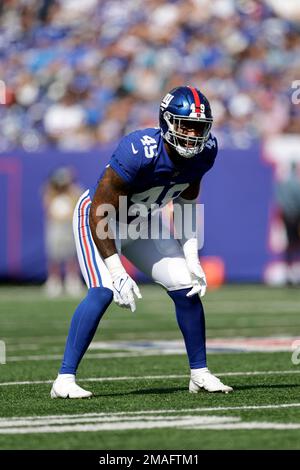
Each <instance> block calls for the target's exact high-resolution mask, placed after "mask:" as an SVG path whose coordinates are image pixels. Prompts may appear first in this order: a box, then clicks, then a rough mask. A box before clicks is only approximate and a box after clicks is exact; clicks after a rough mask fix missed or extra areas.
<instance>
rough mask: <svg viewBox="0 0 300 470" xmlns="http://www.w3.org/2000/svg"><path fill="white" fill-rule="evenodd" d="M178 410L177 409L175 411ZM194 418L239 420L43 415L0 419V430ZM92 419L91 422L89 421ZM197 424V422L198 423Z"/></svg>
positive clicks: (209, 418)
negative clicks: (55, 416) (12, 419)
mask: <svg viewBox="0 0 300 470" xmlns="http://www.w3.org/2000/svg"><path fill="white" fill-rule="evenodd" d="M178 411H180V410H177V412H178ZM183 418H184V419H189V420H190V419H194V418H201V424H203V421H204V423H205V424H207V423H209V424H211V422H214V421H218V422H219V421H229V422H231V421H240V418H238V417H232V416H226V417H222V416H191V415H177V416H176V415H175V416H162V415H159V416H149V415H139V416H128V415H126V416H123V417H122V416H110V415H105V416H96V417H93V418H91V417H90V416H78V417H73V418H63V417H60V416H58V417H57V418H56V419H53V418H51V419H49V418H47V416H45V417H44V418H43V419H39V420H36V419H33V418H29V419H28V418H26V419H16V420H14V421H11V420H6V421H5V420H3V421H2V420H1V421H0V431H1V429H4V428H18V427H22V426H32V427H33V426H34V427H37V426H38V427H41V426H49V425H50V426H52V425H56V424H61V425H67V424H80V423H88V424H95V423H101V424H105V423H107V424H110V423H122V422H125V421H132V422H137V420H139V421H146V422H148V421H153V422H155V421H161V420H162V419H163V420H164V421H166V422H167V423H171V424H172V423H173V422H174V420H182V419H183ZM91 421H92V422H91ZM198 424H199V423H198Z"/></svg>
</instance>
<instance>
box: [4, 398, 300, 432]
mask: <svg viewBox="0 0 300 470" xmlns="http://www.w3.org/2000/svg"><path fill="white" fill-rule="evenodd" d="M299 407H300V403H281V404H279V405H241V406H213V407H207V406H204V407H201V408H183V409H180V410H176V409H173V410H168V409H159V410H142V411H118V412H111V413H107V412H106V413H105V412H102V413H81V414H67V415H66V414H65V415H49V416H20V417H5V418H0V427H1V425H2V424H3V423H5V422H7V421H9V423H13V424H14V425H15V426H17V425H16V424H15V423H16V422H18V421H24V420H26V421H27V420H28V421H29V420H32V421H34V422H36V423H37V424H38V423H39V422H40V421H44V420H45V419H46V420H48V421H49V423H50V424H51V423H53V424H55V423H56V422H57V421H58V420H59V419H71V418H72V419H74V420H76V421H77V420H78V419H81V418H88V419H89V420H94V419H96V418H98V417H101V419H105V418H110V417H114V416H116V417H119V418H120V417H122V416H125V418H126V417H127V418H129V416H144V415H157V414H161V413H163V414H172V413H195V412H203V411H204V412H210V411H238V410H242V411H244V410H267V409H285V408H299ZM165 418H166V417H165V416H164V419H165Z"/></svg>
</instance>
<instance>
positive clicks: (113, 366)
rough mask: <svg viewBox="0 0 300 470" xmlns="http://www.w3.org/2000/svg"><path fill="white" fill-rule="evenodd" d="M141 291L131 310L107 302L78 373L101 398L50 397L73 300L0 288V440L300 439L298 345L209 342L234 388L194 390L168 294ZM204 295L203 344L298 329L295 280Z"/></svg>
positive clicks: (173, 442)
mask: <svg viewBox="0 0 300 470" xmlns="http://www.w3.org/2000/svg"><path fill="white" fill-rule="evenodd" d="M141 290H142V294H143V300H142V301H139V302H138V308H137V312H135V313H134V314H132V313H131V312H129V311H126V310H123V309H119V308H118V307H116V306H114V305H112V306H111V307H110V309H109V311H108V312H107V313H106V315H105V317H104V319H103V320H102V322H101V325H100V327H99V329H98V332H97V334H96V337H95V339H94V342H93V347H92V348H91V349H90V350H89V351H88V353H87V354H86V357H85V359H84V360H83V362H82V364H81V366H80V370H79V373H78V382H79V383H80V384H81V385H82V386H84V387H86V388H87V389H89V390H91V391H93V393H94V397H93V398H92V399H89V400H51V399H50V397H49V391H50V387H51V381H52V380H53V379H54V378H55V376H56V373H57V369H58V367H59V364H60V358H61V355H62V353H63V348H64V342H65V337H66V334H67V330H68V325H69V321H70V318H71V316H72V312H73V310H74V308H75V306H76V304H77V301H76V300H72V299H69V298H61V299H59V300H51V301H50V300H46V299H45V298H44V297H43V294H42V292H41V290H40V289H39V288H38V287H22V288H14V287H0V340H2V341H5V344H6V352H7V363H6V364H3V365H0V449H98V450H100V449H106V450H108V449H177V450H179V449H300V365H296V364H293V363H292V360H291V356H292V352H291V351H290V352H289V351H287V350H286V351H277V352H276V351H275V352H257V351H256V352H243V351H239V352H233V351H232V350H229V351H228V350H227V351H225V350H224V351H223V350H220V349H211V348H209V355H208V357H209V367H210V369H211V370H212V371H213V372H215V373H217V374H219V375H220V377H221V378H222V380H223V381H224V382H225V383H228V384H229V385H231V386H233V387H234V389H235V391H234V393H232V394H228V395H220V394H208V393H207V392H202V393H199V394H197V395H194V394H189V393H188V391H187V387H188V373H189V370H188V364H187V360H186V356H185V354H183V353H182V348H181V347H179V346H178V344H180V343H178V342H179V340H181V336H180V332H179V330H178V328H177V324H176V321H175V317H174V314H173V309H172V302H171V300H170V299H169V297H168V296H167V295H166V294H165V293H164V292H163V291H162V290H161V289H160V288H158V287H153V286H142V287H141ZM204 304H205V308H206V324H207V337H208V344H212V343H210V341H211V340H214V339H216V338H223V339H224V340H226V339H227V340H228V341H229V340H230V339H231V338H236V337H244V338H245V337H248V338H254V337H261V338H263V337H273V340H272V341H273V342H274V341H275V343H276V337H287V339H286V341H287V342H288V341H290V343H291V344H292V342H293V340H292V339H289V337H291V338H292V337H296V336H297V335H298V337H300V292H299V291H298V290H296V289H283V288H281V289H271V288H267V287H261V286H227V287H224V288H222V289H220V290H218V291H212V292H208V294H207V295H206V297H205V300H204ZM274 338H275V339H274ZM157 341H160V342H161V343H158V345H157V344H156V342H157ZM272 341H271V342H272ZM153 344H154V347H153ZM151 345H152V346H151ZM299 357H300V354H299Z"/></svg>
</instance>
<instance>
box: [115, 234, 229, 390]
mask: <svg viewBox="0 0 300 470" xmlns="http://www.w3.org/2000/svg"><path fill="white" fill-rule="evenodd" d="M122 251H123V254H124V255H125V256H126V257H127V258H128V259H129V260H130V261H131V262H132V263H133V264H134V265H135V266H136V267H137V268H138V269H140V270H141V271H143V272H144V273H145V274H147V275H148V276H149V277H152V278H153V280H154V281H155V282H157V283H159V284H160V285H162V286H163V287H164V288H165V289H166V290H167V293H168V295H169V296H170V297H171V299H172V300H173V302H174V305H175V311H176V318H177V322H178V325H179V328H180V330H181V332H182V335H183V338H184V342H185V346H186V351H187V355H188V360H189V365H190V369H191V380H190V386H189V390H190V392H198V391H199V390H200V388H204V389H205V390H208V391H210V392H215V391H222V392H229V391H231V390H232V389H231V387H227V386H226V385H224V384H223V383H222V382H221V381H220V380H219V379H218V378H217V377H215V376H214V375H213V374H211V373H210V371H209V370H208V369H207V362H206V344H205V343H206V340H205V318H204V309H203V305H202V302H201V300H200V297H199V295H198V294H197V295H195V296H193V297H186V294H187V293H188V292H189V290H190V289H191V287H192V283H191V278H190V274H189V271H188V268H187V265H186V262H185V258H184V254H183V251H182V248H181V246H180V244H179V243H178V241H177V240H174V239H168V240H164V239H160V240H151V239H148V240H141V239H139V240H136V241H134V242H132V243H130V244H128V245H126V246H125V247H124V249H123V250H122Z"/></svg>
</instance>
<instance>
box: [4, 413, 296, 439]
mask: <svg viewBox="0 0 300 470" xmlns="http://www.w3.org/2000/svg"><path fill="white" fill-rule="evenodd" d="M99 420H102V422H98V423H97V421H99ZM93 421H94V422H93V423H89V424H75V422H74V420H73V421H72V420H71V419H70V420H69V423H70V425H68V424H61V425H59V422H61V421H60V420H59V419H58V420H57V421H55V422H54V423H53V425H51V423H47V420H45V419H44V420H43V421H40V422H34V423H31V422H30V421H29V420H28V421H25V426H24V424H23V422H22V421H20V420H19V422H18V423H17V424H15V426H16V427H11V423H9V427H4V426H3V427H0V434H36V433H66V432H95V431H120V430H137V429H157V428H181V429H194V430H195V429H198V430H201V429H202V430H214V431H215V430H236V429H247V430H253V429H272V430H287V429H289V430H291V429H292V430H298V429H300V423H278V422H277V423H276V422H259V421H258V422H257V421H252V422H241V418H240V417H229V416H172V417H167V418H166V417H164V416H161V415H160V416H157V417H148V416H140V417H139V420H137V418H130V417H124V420H123V421H122V420H121V421H120V419H113V420H111V419H109V418H106V419H105V420H104V419H103V418H99V419H97V420H95V419H94V420H93ZM105 421H106V422H105ZM65 423H66V422H65ZM3 424H4V423H3ZM30 424H33V425H32V426H30ZM49 424H50V425H49ZM57 424H58V426H57ZM17 426H19V427H17Z"/></svg>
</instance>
